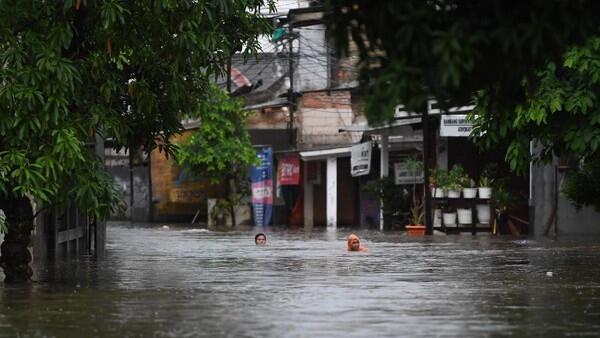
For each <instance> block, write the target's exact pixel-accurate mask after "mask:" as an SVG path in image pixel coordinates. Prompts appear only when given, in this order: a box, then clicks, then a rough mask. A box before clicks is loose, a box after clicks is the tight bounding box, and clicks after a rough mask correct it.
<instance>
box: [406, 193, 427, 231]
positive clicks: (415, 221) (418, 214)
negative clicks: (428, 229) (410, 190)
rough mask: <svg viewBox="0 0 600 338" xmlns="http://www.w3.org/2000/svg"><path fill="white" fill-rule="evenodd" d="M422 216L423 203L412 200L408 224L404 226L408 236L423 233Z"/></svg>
mask: <svg viewBox="0 0 600 338" xmlns="http://www.w3.org/2000/svg"><path fill="white" fill-rule="evenodd" d="M424 218H425V212H424V211H423V204H422V203H419V202H418V201H417V200H414V201H413V206H412V207H411V208H410V218H409V221H410V224H409V225H407V226H406V230H407V231H408V235H409V236H423V235H425V225H424V224H423V221H424Z"/></svg>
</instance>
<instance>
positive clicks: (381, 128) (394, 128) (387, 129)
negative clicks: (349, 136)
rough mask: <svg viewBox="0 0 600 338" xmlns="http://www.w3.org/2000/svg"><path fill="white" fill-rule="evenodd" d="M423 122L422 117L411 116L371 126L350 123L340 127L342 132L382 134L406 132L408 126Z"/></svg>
mask: <svg viewBox="0 0 600 338" xmlns="http://www.w3.org/2000/svg"><path fill="white" fill-rule="evenodd" d="M417 123H421V118H420V117H411V118H407V119H398V120H395V121H393V122H391V123H386V124H381V125H376V126H370V125H367V124H358V125H350V126H348V127H344V128H341V129H339V131H340V132H344V131H346V132H362V133H365V134H368V135H380V134H382V133H387V134H389V135H394V134H400V133H403V132H406V127H407V126H410V125H412V124H417Z"/></svg>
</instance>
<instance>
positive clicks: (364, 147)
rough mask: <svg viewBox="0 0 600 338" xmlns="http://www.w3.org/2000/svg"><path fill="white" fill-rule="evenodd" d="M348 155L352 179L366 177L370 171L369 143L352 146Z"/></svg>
mask: <svg viewBox="0 0 600 338" xmlns="http://www.w3.org/2000/svg"><path fill="white" fill-rule="evenodd" d="M350 154H351V157H350V174H351V175H352V177H356V176H362V175H368V174H369V172H370V171H371V141H368V142H363V143H360V144H357V145H353V146H352V151H351V153H350Z"/></svg>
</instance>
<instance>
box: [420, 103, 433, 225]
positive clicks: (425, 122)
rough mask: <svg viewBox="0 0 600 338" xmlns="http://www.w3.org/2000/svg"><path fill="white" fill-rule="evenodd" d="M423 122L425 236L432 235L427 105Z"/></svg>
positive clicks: (423, 114)
mask: <svg viewBox="0 0 600 338" xmlns="http://www.w3.org/2000/svg"><path fill="white" fill-rule="evenodd" d="M421 120H422V122H423V185H424V187H423V188H424V189H425V201H424V202H425V203H424V204H425V227H426V228H425V234H427V235H433V221H432V217H431V189H429V147H430V146H431V145H430V140H429V112H428V109H427V105H425V109H424V110H423V113H422V118H421Z"/></svg>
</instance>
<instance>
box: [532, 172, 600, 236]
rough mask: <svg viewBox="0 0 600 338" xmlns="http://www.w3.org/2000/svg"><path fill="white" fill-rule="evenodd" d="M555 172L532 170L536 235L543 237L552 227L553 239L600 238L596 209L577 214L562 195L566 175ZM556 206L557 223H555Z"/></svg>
mask: <svg viewBox="0 0 600 338" xmlns="http://www.w3.org/2000/svg"><path fill="white" fill-rule="evenodd" d="M555 168H556V167H555V165H546V166H538V167H534V168H533V170H532V180H533V182H532V183H533V196H532V197H533V199H532V201H531V206H532V207H533V218H532V219H533V226H532V230H533V234H534V235H535V236H543V235H544V233H545V231H546V228H547V226H548V225H550V228H549V229H550V231H549V233H548V234H549V235H555V234H556V235H600V213H598V212H596V211H594V209H592V208H584V209H582V210H580V211H577V209H576V208H575V207H574V206H573V205H572V204H571V202H569V200H567V199H566V198H565V197H564V195H563V194H562V193H561V192H560V191H561V186H560V185H561V183H562V180H563V175H562V174H560V173H558V172H557V171H556V169H555ZM557 192H558V196H557V195H556V194H557ZM555 206H556V219H553V218H552V212H553V209H554V207H555Z"/></svg>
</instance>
